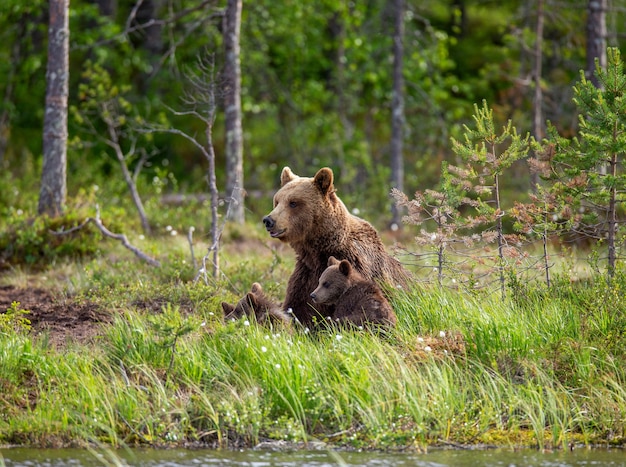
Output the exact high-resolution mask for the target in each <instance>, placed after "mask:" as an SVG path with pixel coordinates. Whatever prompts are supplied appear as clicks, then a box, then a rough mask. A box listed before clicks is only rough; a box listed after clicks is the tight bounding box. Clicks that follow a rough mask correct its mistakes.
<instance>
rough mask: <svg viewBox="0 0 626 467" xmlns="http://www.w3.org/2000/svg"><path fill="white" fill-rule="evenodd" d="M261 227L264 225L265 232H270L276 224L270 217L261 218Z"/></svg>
mask: <svg viewBox="0 0 626 467" xmlns="http://www.w3.org/2000/svg"><path fill="white" fill-rule="evenodd" d="M263 225H265V228H266V229H267V230H270V229H272V228H273V227H274V225H276V222H274V219H272V218H271V217H270V216H265V217H264V218H263Z"/></svg>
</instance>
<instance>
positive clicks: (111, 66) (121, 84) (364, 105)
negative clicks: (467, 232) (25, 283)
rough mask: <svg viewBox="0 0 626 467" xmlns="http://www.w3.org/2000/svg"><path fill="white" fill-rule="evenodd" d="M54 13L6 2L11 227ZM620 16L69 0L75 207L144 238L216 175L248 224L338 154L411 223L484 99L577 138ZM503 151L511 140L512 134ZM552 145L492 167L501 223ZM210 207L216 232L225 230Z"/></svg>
mask: <svg viewBox="0 0 626 467" xmlns="http://www.w3.org/2000/svg"><path fill="white" fill-rule="evenodd" d="M47 6H48V5H47V4H46V2H35V3H33V4H30V5H28V6H26V5H23V4H22V3H21V2H17V1H15V2H10V4H9V8H8V9H7V14H6V15H5V16H4V18H3V21H5V23H6V27H5V28H4V29H3V30H4V33H3V35H4V38H5V40H4V41H3V44H4V47H2V49H1V51H0V53H2V54H3V57H4V58H5V60H3V65H2V67H3V68H4V70H3V74H4V75H5V76H6V79H5V80H3V82H2V83H0V86H2V89H0V92H2V94H3V95H4V100H3V102H2V108H1V109H0V112H1V113H0V130H1V131H0V165H1V166H2V169H3V170H2V175H1V176H2V177H3V178H4V180H3V182H4V184H5V185H6V186H10V187H11V189H8V190H3V192H2V194H0V198H1V199H0V201H1V203H0V206H1V209H2V210H3V212H2V218H3V219H5V220H9V222H8V224H11V223H12V222H13V221H15V220H17V221H19V220H20V219H24V218H27V219H28V218H29V216H31V215H32V214H33V213H34V206H35V203H36V199H37V193H36V191H35V190H34V189H33V187H34V186H36V183H37V182H38V178H39V174H40V173H41V172H42V159H43V160H44V161H45V159H46V155H45V152H46V151H45V147H43V148H42V138H41V135H42V126H45V123H44V114H46V113H47V112H48V110H46V107H45V106H44V105H42V103H43V102H46V103H49V102H54V101H55V98H51V97H50V96H47V97H46V80H45V79H44V76H45V73H44V71H45V67H46V63H47V62H48V66H50V63H56V62H58V61H59V60H57V59H56V58H53V59H51V60H48V57H47V53H50V54H52V53H53V50H52V49H50V52H47V50H48V46H49V44H48V41H47V34H46V33H47V32H49V29H48V28H49V26H50V30H52V27H53V26H52V22H51V20H52V19H54V15H49V12H48V8H47ZM234 7H236V8H237V9H238V10H239V11H238V13H239V14H241V15H242V16H241V23H240V31H239V29H238V28H232V27H231V26H229V22H228V21H229V20H228V15H229V11H232V10H233V8H234ZM624 14H626V9H625V8H623V7H622V6H620V4H619V2H618V3H615V4H613V3H607V2H593V1H591V2H584V1H578V2H577V1H570V2H553V1H545V0H538V1H536V2H534V3H527V4H524V5H520V4H518V2H504V3H500V4H497V5H496V4H494V3H492V2H485V1H475V2H474V1H461V2H458V1H454V2H427V3H426V4H414V3H413V2H405V1H404V0H396V1H393V2H383V1H381V2H376V1H375V2H367V3H365V4H357V3H345V2H334V1H328V2H323V3H321V4H320V5H315V6H313V5H311V4H310V3H308V2H290V3H288V4H276V3H272V2H267V4H266V3H263V2H255V3H254V4H253V5H247V4H245V5H243V8H242V4H241V3H239V2H234V1H233V2H228V3H227V4H226V5H223V4H221V3H220V2H215V1H208V0H206V1H202V2H190V3H186V2H159V1H139V2H124V1H115V0H100V1H98V2H74V3H72V6H71V8H70V9H69V31H70V33H69V37H70V41H69V93H68V94H69V96H68V107H69V112H68V116H69V118H68V138H67V143H68V146H67V151H68V153H67V154H68V155H67V164H68V166H67V172H68V174H69V176H68V180H67V183H68V190H69V198H70V200H71V201H70V203H73V204H74V205H87V204H89V205H91V208H92V209H95V206H96V205H97V206H98V207H99V208H101V209H105V210H106V209H112V208H113V209H115V208H118V209H121V210H122V211H120V212H128V211H130V212H132V211H136V210H138V211H139V214H140V216H138V219H139V220H140V222H141V228H142V229H143V231H144V233H151V231H152V230H153V228H154V229H156V231H158V230H159V229H161V230H162V231H163V229H164V228H165V227H166V226H169V227H168V228H169V229H175V230H178V231H185V230H187V229H188V228H189V227H190V222H189V216H190V215H191V216H192V217H193V216H196V218H198V217H201V218H205V219H208V218H209V217H210V216H208V214H209V212H208V210H207V209H206V208H207V205H208V204H209V199H210V194H209V195H207V194H206V193H207V191H209V190H208V189H209V188H211V189H212V188H215V189H216V190H219V195H220V199H221V200H222V201H226V203H225V204H224V203H223V204H222V205H221V206H222V208H221V209H222V211H223V213H225V212H226V211H227V210H228V211H231V210H238V209H240V211H238V212H236V213H235V215H234V216H233V218H235V219H236V220H237V221H238V222H243V221H244V219H245V217H248V218H252V219H258V218H260V217H261V216H262V214H263V213H265V212H266V211H267V208H268V206H269V205H270V204H271V203H270V198H271V195H272V193H273V190H274V188H275V186H276V181H277V179H278V173H279V171H280V169H281V168H282V167H283V166H285V165H289V166H291V167H292V168H293V169H294V170H295V171H296V173H300V174H303V175H312V174H313V173H314V172H315V171H316V170H317V169H318V168H319V167H321V166H330V167H332V168H333V169H334V171H335V176H336V178H337V182H336V185H337V186H338V187H340V195H341V196H342V198H343V199H344V200H345V201H346V204H348V206H351V207H355V208H356V207H358V210H359V212H360V213H361V215H362V216H363V217H365V218H367V219H369V220H371V221H372V222H374V223H375V224H376V225H377V226H378V227H380V228H383V227H388V226H390V227H394V228H395V227H398V226H401V224H402V222H401V220H402V219H401V214H402V211H401V210H399V209H398V204H396V201H397V199H395V200H392V199H391V197H390V196H389V195H390V192H391V190H392V189H393V188H397V189H398V190H399V191H401V192H404V193H406V194H408V195H409V196H411V194H412V193H415V192H416V190H424V189H429V188H435V187H436V186H438V185H437V184H438V183H439V186H441V184H442V183H444V182H445V181H444V180H443V179H441V178H440V177H441V175H442V172H441V170H442V167H444V168H447V167H448V166H447V164H448V163H450V164H454V165H457V164H461V163H462V162H463V161H462V159H463V158H462V157H461V154H460V153H459V151H458V148H455V144H454V142H455V141H461V140H463V137H465V136H467V130H468V127H467V126H466V125H468V124H469V125H470V126H471V125H472V122H473V121H474V119H475V118H476V113H475V112H476V111H477V110H478V107H477V103H479V102H481V103H483V104H482V105H483V106H485V107H484V108H485V110H486V109H487V108H488V109H489V110H490V111H491V112H492V115H491V116H490V118H491V119H492V121H493V123H494V125H495V128H498V127H499V126H500V125H505V124H506V122H512V129H513V131H515V132H516V133H517V134H519V135H524V134H531V135H532V136H533V137H534V138H536V140H538V141H541V140H542V138H544V136H545V135H546V126H547V124H548V122H549V124H550V125H553V128H554V130H556V131H557V132H558V133H559V134H560V135H562V136H563V137H564V138H573V137H575V136H576V135H577V134H578V130H579V128H578V125H579V123H580V120H579V110H580V109H577V108H576V105H575V103H574V99H573V94H574V92H575V89H574V88H573V84H574V83H576V82H577V81H578V80H579V79H580V77H581V71H584V77H585V78H588V79H589V80H590V81H591V82H594V84H596V85H597V84H598V83H597V79H596V73H595V72H596V65H597V64H599V65H600V66H601V67H605V66H606V47H607V46H619V45H620V43H621V41H623V33H622V31H621V28H623V26H622V24H623V22H622V21H621V20H620V18H622V17H623V16H624ZM233 29H237V35H236V36H235V38H234V39H232V38H230V44H229V34H230V32H231V31H233ZM234 42H236V44H234V45H233V43H234ZM229 47H230V48H231V49H229ZM57 48H58V47H57ZM229 50H230V51H232V50H236V52H237V53H238V54H239V55H238V58H239V60H238V61H237V65H236V66H237V70H236V71H237V73H238V76H237V77H236V80H237V81H240V87H239V83H237V85H236V91H237V92H236V93H237V94H238V96H237V97H238V99H240V101H239V102H236V106H237V107H239V108H240V109H241V114H240V116H241V121H242V122H243V124H242V127H243V131H242V132H241V135H240V136H241V138H240V141H239V144H240V145H241V146H240V149H239V154H236V155H235V157H236V158H238V159H240V160H239V162H238V164H239V166H237V164H233V163H232V162H229V161H230V159H229V158H230V157H231V156H229V155H228V154H229V151H230V152H231V153H232V152H233V150H232V147H229V144H231V143H229V136H228V134H229V132H231V129H230V128H229V127H228V125H229V123H228V118H229V117H228V114H229V109H231V110H232V109H233V107H235V104H233V103H232V102H230V101H229V100H228V99H232V94H233V93H232V92H231V91H230V90H231V89H232V88H233V87H234V86H235V85H234V84H233V83H234V82H235V79H233V75H232V72H233V70H232V68H233V66H232V65H231V64H232V63H233V62H232V61H231V60H230V59H229V53H230V52H229ZM231 57H232V54H231ZM596 61H597V63H596ZM228 67H231V68H230V69H229V68H228ZM239 67H240V69H239ZM51 75H53V74H51V73H50V72H48V76H51ZM585 78H583V79H585ZM473 112H474V114H473ZM231 121H232V119H231ZM46 131H47V130H44V131H43V134H44V135H45V134H46ZM239 131H241V130H239ZM507 131H508V130H507ZM44 139H45V138H44ZM504 139H506V138H504ZM504 139H503V141H504ZM231 140H232V138H231ZM498 145H499V146H500V147H501V148H502V150H505V146H506V143H498ZM207 148H208V149H209V150H210V152H211V154H210V157H207V156H209V154H208V152H207ZM533 151H534V153H533ZM538 151H539V149H538V148H534V150H532V149H531V147H530V146H528V147H527V148H526V149H523V150H522V152H523V154H520V155H516V156H515V157H514V158H513V159H514V160H512V161H511V163H510V165H511V166H510V167H508V168H507V170H501V169H496V171H499V172H501V173H499V174H498V177H499V179H498V180H497V184H498V185H499V186H498V188H497V190H496V191H497V193H496V195H495V196H496V197H497V198H501V200H500V199H498V200H497V206H495V211H494V207H492V208H491V209H492V212H491V218H492V219H495V221H494V222H496V223H497V224H498V226H497V229H498V230H499V231H500V233H503V232H502V229H503V228H504V230H505V231H508V232H510V231H512V224H513V220H512V218H510V217H508V218H507V219H506V220H505V224H506V225H500V224H502V220H501V216H500V217H499V215H498V212H499V211H500V210H501V209H509V208H511V207H512V206H513V203H514V202H518V201H526V200H528V198H529V196H532V192H533V191H535V190H536V183H537V181H538V180H539V179H538V175H537V174H536V173H532V172H531V171H530V170H529V164H528V159H529V158H532V157H533V156H536V155H537V152H538ZM42 152H43V157H42ZM470 152H471V151H470ZM207 162H208V166H207ZM465 162H467V160H466V161H465ZM507 164H508V163H507ZM120 168H121V171H120ZM492 169H493V168H492ZM237 170H240V171H241V172H237ZM484 170H486V171H488V170H490V169H488V168H484ZM213 171H214V175H215V176H214V177H213V178H212V177H211V174H212V173H213ZM43 172H44V175H45V172H46V170H45V164H44V168H43ZM207 173H208V174H209V175H207ZM485 173H486V172H485ZM568 176H569V177H570V178H572V175H571V174H569V175H568ZM444 178H445V174H444ZM207 179H208V180H209V182H210V183H209V186H208V187H207V183H206V182H207ZM233 180H235V182H233ZM233 183H235V185H234V184H233ZM607 183H608V182H607ZM42 186H44V185H43V183H42ZM129 188H130V191H129ZM44 191H45V190H42V191H41V192H40V199H39V211H40V213H41V211H42V197H41V194H42V193H44ZM238 196H245V202H244V203H241V204H242V205H243V208H245V209H241V208H242V206H241V205H240V206H239V207H237V204H236V203H229V202H228V201H229V200H230V199H233V198H236V197H238ZM131 201H132V202H131ZM181 202H182V204H184V205H185V208H187V209H186V210H185V211H184V213H183V210H181ZM490 202H493V200H492V201H490ZM565 202H566V203H567V202H568V201H567V200H566V201H565ZM400 204H402V202H401V203H400ZM404 204H405V205H406V203H404ZM166 205H168V206H170V207H173V209H163V206H166ZM233 206H235V208H234V209H233ZM456 208H460V206H458V205H457V206H455V209H456ZM552 209H553V210H555V212H556V211H557V208H556V207H554V206H553V207H552ZM190 213H191V214H190ZM212 214H213V217H212V222H211V223H209V222H207V223H206V227H207V229H206V230H207V231H206V232H202V233H201V235H208V233H207V232H208V230H209V227H210V228H213V229H215V224H216V219H217V216H216V213H215V212H213V213H212ZM559 215H561V214H560V213H559ZM177 216H178V217H177ZM107 217H108V218H109V219H108V220H105V222H113V220H114V219H116V218H120V216H117V215H116V214H111V215H108V216H107ZM518 221H519V216H518ZM211 224H212V225H211ZM535 224H537V222H535ZM197 227H198V228H200V229H201V230H204V227H205V226H204V225H197ZM535 227H536V225H535ZM554 230H558V226H557V227H555V228H554ZM18 231H19V228H18ZM213 236H214V238H213V240H216V233H215V232H213ZM596 238H598V237H597V236H596ZM600 238H601V237H600ZM502 239H503V237H502V238H501V239H499V240H498V242H499V243H500V242H501V240H502ZM613 240H615V238H614V239H613ZM13 243H15V242H13ZM611 243H612V242H611ZM14 253H15V252H14ZM28 253H29V252H27V255H26V256H28ZM5 256H6V255H5ZM14 256H15V254H14ZM500 257H501V259H502V251H500ZM5 259H6V258H5Z"/></svg>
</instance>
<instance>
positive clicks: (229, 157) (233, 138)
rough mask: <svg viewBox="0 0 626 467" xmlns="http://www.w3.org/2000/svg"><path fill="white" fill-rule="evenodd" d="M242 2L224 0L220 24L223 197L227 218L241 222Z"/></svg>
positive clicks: (242, 220) (238, 0) (242, 191)
mask: <svg viewBox="0 0 626 467" xmlns="http://www.w3.org/2000/svg"><path fill="white" fill-rule="evenodd" d="M241 9H242V0H228V5H227V7H226V15H225V24H224V50H225V55H226V57H225V63H224V81H225V90H224V91H225V94H224V107H225V122H224V124H225V130H226V177H227V178H226V193H227V194H228V195H229V196H230V203H231V205H230V207H229V213H230V214H229V215H230V218H231V219H232V220H233V221H235V222H238V223H243V222H244V219H245V217H244V205H243V194H244V189H243V132H242V129H241V67H240V59H239V33H240V29H241Z"/></svg>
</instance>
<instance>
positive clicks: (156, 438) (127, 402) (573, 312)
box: [0, 232, 626, 449]
mask: <svg viewBox="0 0 626 467" xmlns="http://www.w3.org/2000/svg"><path fill="white" fill-rule="evenodd" d="M133 240H134V239H133ZM142 241H143V242H145V243H143V244H142V247H143V248H144V249H145V251H148V252H152V253H154V254H156V255H158V256H159V257H160V259H161V260H162V264H163V266H162V267H161V268H153V267H150V266H147V265H146V264H145V263H141V262H139V261H138V260H136V259H135V258H134V257H133V256H132V255H131V254H130V253H129V252H128V251H127V250H124V249H123V248H121V247H120V246H118V245H115V244H111V243H106V242H105V245H103V246H102V248H103V250H102V251H101V254H99V255H98V257H97V259H83V260H80V261H76V262H59V263H58V264H55V265H53V266H51V267H50V268H48V269H46V270H45V271H40V272H38V273H34V272H32V270H28V269H14V270H12V271H11V274H5V275H4V276H3V277H2V281H3V283H12V284H15V285H16V286H22V287H27V286H33V285H37V286H39V287H47V288H52V289H54V290H55V291H56V293H57V294H59V295H65V296H70V295H71V296H72V299H73V300H84V301H89V302H95V303H97V304H98V305H99V307H100V309H101V310H103V312H106V313H107V314H109V315H110V316H112V319H111V320H110V322H108V323H106V324H102V325H101V329H100V331H99V332H98V337H97V338H96V339H94V340H93V342H89V343H80V342H74V343H72V342H71V341H70V342H69V343H68V344H67V345H65V346H63V347H62V348H54V347H52V346H51V345H50V343H49V341H48V340H47V339H46V335H45V333H44V334H43V335H40V336H38V337H35V336H34V335H33V333H32V332H29V330H28V327H27V326H26V325H19V324H16V323H15V322H14V323H12V324H11V326H7V325H5V326H4V327H3V328H2V329H3V331H2V332H0V349H2V352H0V444H29V445H37V446H44V445H62V444H78V445H81V444H86V443H90V442H98V443H105V444H111V445H123V444H129V445H135V444H141V445H163V444H169V443H172V444H180V443H187V442H190V443H196V442H199V443H208V444H209V445H219V446H224V447H235V446H254V445H256V444H257V443H259V442H261V441H267V440H287V441H293V442H300V441H313V440H318V441H324V442H328V443H330V444H331V445H334V446H340V447H351V448H364V449H365V448H379V449H396V448H407V447H409V448H410V447H426V446H429V445H433V444H442V443H444V444H445V443H460V444H477V443H485V444H494V445H505V446H508V445H523V446H538V447H566V446H568V445H569V444H571V443H587V444H595V443H610V444H624V443H625V442H626V389H625V388H626V369H625V368H626V335H625V331H624V329H626V303H625V300H626V299H625V298H624V293H623V290H624V287H626V279H624V277H623V276H621V275H618V276H617V277H616V279H615V281H614V284H613V285H612V286H611V287H608V286H607V285H606V282H605V278H604V277H598V278H597V280H596V279H594V278H591V279H590V280H588V281H585V282H572V281H570V280H569V278H568V277H567V276H565V275H562V276H561V277H559V278H557V279H556V280H555V281H554V282H555V283H554V285H553V287H552V288H551V289H550V290H546V289H545V287H543V286H541V285H539V284H532V283H525V284H524V285H523V288H522V286H521V285H519V284H517V285H516V287H517V289H516V290H511V291H510V294H509V298H507V299H502V298H501V296H500V295H499V294H498V293H489V292H480V291H478V292H474V293H468V292H462V291H458V290H450V289H442V288H439V287H437V286H434V285H429V286H418V287H416V288H415V289H414V290H408V291H397V292H396V293H395V297H394V302H393V305H394V308H395V310H396V312H397V315H398V318H399V322H398V327H397V329H395V330H394V331H391V332H389V333H387V334H385V335H375V334H370V333H368V332H346V331H341V332H339V331H336V330H332V329H329V330H327V331H321V332H318V333H315V334H314V335H312V334H311V333H307V332H304V331H302V330H295V331H294V332H288V331H286V330H284V329H268V328H263V327H260V326H257V325H256V324H255V323H248V322H245V321H240V322H235V323H228V324H226V325H224V324H222V322H221V319H220V318H221V307H220V302H221V301H222V300H227V301H234V300H235V299H236V298H237V297H239V296H241V295H242V294H243V293H244V292H245V291H246V290H247V289H248V288H249V286H250V284H251V283H252V282H253V281H259V282H261V283H263V284H264V286H265V288H266V289H267V291H268V293H270V294H271V295H273V296H274V297H275V298H280V297H282V294H283V292H284V282H285V280H286V278H287V277H288V275H289V273H290V271H291V268H292V267H293V254H292V253H291V251H290V250H288V249H285V250H283V248H285V247H281V246H280V245H278V243H277V242H276V243H272V242H271V241H266V239H264V238H263V239H262V238H261V236H260V235H259V236H258V237H255V236H254V232H252V237H251V238H248V239H247V240H246V241H243V239H242V238H241V237H240V235H239V234H237V235H235V236H231V237H230V238H229V239H227V241H226V242H225V246H224V251H223V255H222V272H223V275H222V278H221V279H220V280H217V281H209V283H208V284H205V283H201V282H199V283H195V284H194V283H193V282H192V281H191V279H192V278H193V276H194V274H195V271H194V269H193V268H192V267H191V265H190V259H189V251H188V249H187V246H186V242H185V241H184V239H181V238H172V239H169V240H163V239H160V240H142ZM157 241H158V242H161V243H159V245H160V246H159V247H157V245H156V242H157ZM164 241H167V242H169V244H168V245H167V246H166V247H165V248H164V247H163V242H164ZM137 242H139V240H137ZM267 245H270V246H267ZM164 251H166V253H163V252H164ZM147 303H149V304H150V306H146V304H147ZM18 308H19V307H18ZM2 311H4V310H2ZM24 316H25V317H27V316H28V315H24ZM9 329H10V330H9Z"/></svg>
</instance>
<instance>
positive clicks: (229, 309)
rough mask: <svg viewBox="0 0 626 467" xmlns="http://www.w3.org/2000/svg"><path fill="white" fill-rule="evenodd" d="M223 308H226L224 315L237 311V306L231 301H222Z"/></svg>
mask: <svg viewBox="0 0 626 467" xmlns="http://www.w3.org/2000/svg"><path fill="white" fill-rule="evenodd" d="M222 310H224V315H228V314H230V313H232V312H233V311H235V306H234V305H231V304H230V303H226V302H222Z"/></svg>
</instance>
